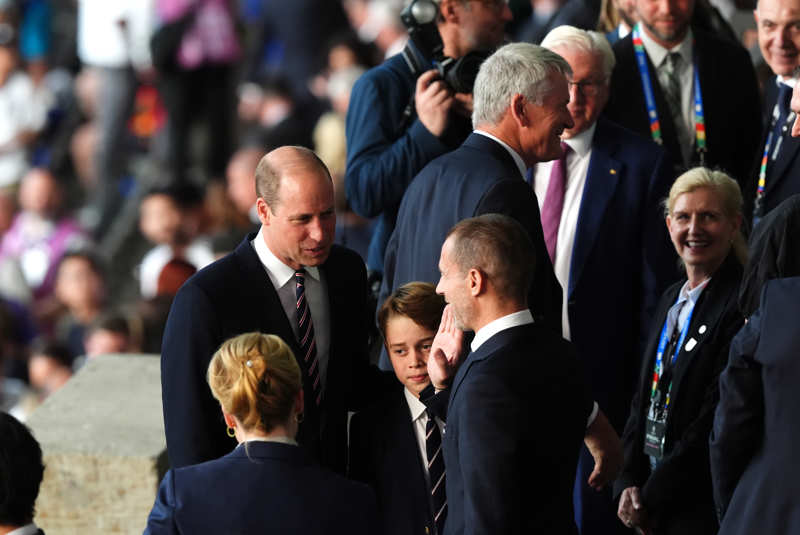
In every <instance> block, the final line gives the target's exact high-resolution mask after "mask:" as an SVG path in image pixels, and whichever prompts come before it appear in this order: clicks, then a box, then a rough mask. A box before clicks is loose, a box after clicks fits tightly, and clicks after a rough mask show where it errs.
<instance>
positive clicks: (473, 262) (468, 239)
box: [447, 214, 536, 303]
mask: <svg viewBox="0 0 800 535" xmlns="http://www.w3.org/2000/svg"><path fill="white" fill-rule="evenodd" d="M447 237H448V238H453V241H452V254H453V262H454V263H455V264H456V266H458V268H459V270H460V271H461V272H462V273H466V272H467V271H469V270H470V269H473V268H475V269H478V270H480V271H481V272H482V273H484V274H485V275H486V276H487V277H488V278H489V281H490V282H491V283H492V285H493V286H494V288H495V289H496V291H497V293H498V295H500V296H502V297H506V298H509V299H513V300H515V301H517V302H519V303H526V302H527V299H528V291H529V290H530V287H531V283H532V282H533V274H534V271H535V269H536V253H535V251H534V249H533V243H532V242H531V239H530V236H528V232H527V231H526V230H525V228H524V227H523V226H522V225H520V224H519V223H518V222H517V221H516V220H514V219H512V218H510V217H508V216H506V215H502V214H485V215H482V216H479V217H472V218H470V219H465V220H463V221H461V222H460V223H458V224H456V225H455V226H454V227H453V228H451V229H450V232H448V233H447Z"/></svg>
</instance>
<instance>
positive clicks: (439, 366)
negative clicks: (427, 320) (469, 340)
mask: <svg viewBox="0 0 800 535" xmlns="http://www.w3.org/2000/svg"><path fill="white" fill-rule="evenodd" d="M463 349H464V332H463V331H462V330H461V329H459V328H458V327H456V319H455V317H454V316H453V308H452V306H451V305H447V306H446V307H444V312H442V321H441V323H439V331H438V332H437V333H436V336H435V337H434V338H433V343H432V344H431V352H430V354H429V355H428V375H429V376H430V378H431V383H433V386H434V388H436V389H437V390H443V389H445V388H447V385H448V384H449V383H450V379H452V378H453V376H454V375H455V373H456V370H458V365H459V364H460V363H461V354H462V352H463Z"/></svg>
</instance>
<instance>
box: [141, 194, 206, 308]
mask: <svg viewBox="0 0 800 535" xmlns="http://www.w3.org/2000/svg"><path fill="white" fill-rule="evenodd" d="M201 201H202V199H201V197H200V193H199V191H198V190H197V188H195V187H193V186H190V185H188V184H185V185H183V186H170V187H164V188H156V189H153V190H152V191H150V192H149V193H148V194H147V195H145V197H144V199H143V200H142V204H141V206H140V219H139V227H140V229H141V231H142V234H143V235H144V236H145V237H146V238H147V239H148V240H149V241H150V242H151V243H152V244H154V245H155V247H154V248H153V249H151V250H150V251H148V253H147V254H146V255H145V256H144V258H143V259H142V263H141V265H140V267H139V277H140V292H141V296H142V297H145V298H150V297H154V296H155V295H156V293H157V292H156V289H157V285H158V278H159V276H160V275H161V271H162V269H164V266H166V265H167V263H168V262H169V261H170V260H172V259H173V258H181V259H183V260H185V261H187V262H189V263H190V264H192V265H193V266H194V267H195V268H196V269H201V268H204V267H205V266H207V265H208V264H210V263H211V262H213V261H214V255H213V253H212V251H211V245H210V243H209V241H208V239H207V238H205V237H204V236H202V235H201V234H200V230H201V217H202V204H201Z"/></svg>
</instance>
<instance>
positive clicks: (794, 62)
mask: <svg viewBox="0 0 800 535" xmlns="http://www.w3.org/2000/svg"><path fill="white" fill-rule="evenodd" d="M754 15H755V18H756V23H757V25H758V44H759V46H760V47H761V55H762V56H764V60H765V61H766V62H767V64H768V65H769V66H770V68H771V69H772V72H773V73H775V77H774V78H772V79H770V80H768V81H767V82H766V84H765V85H764V107H763V111H762V126H763V129H762V138H761V142H762V144H761V147H762V150H761V154H759V156H761V157H762V158H759V159H758V163H757V165H756V167H755V168H754V170H753V173H752V174H751V177H750V178H751V181H750V183H749V184H748V185H747V186H746V189H745V190H744V191H743V193H744V197H745V204H746V209H747V208H752V212H750V211H749V210H748V211H746V212H745V214H746V215H747V216H748V217H749V216H750V215H751V213H752V215H753V218H754V222H755V221H756V220H758V219H760V218H761V217H763V216H764V215H766V214H767V213H768V212H769V211H770V210H772V209H773V208H775V207H776V206H777V205H778V204H780V203H781V201H783V200H785V199H786V198H787V197H790V196H791V195H794V194H796V193H800V140H798V139H795V138H793V137H791V136H790V135H789V129H790V128H791V122H792V119H793V116H794V115H795V114H794V113H793V112H791V110H790V109H789V102H790V95H791V92H792V88H793V87H795V85H796V79H795V78H794V76H793V72H794V70H795V69H796V68H797V67H798V66H800V32H798V31H797V29H796V28H797V26H798V25H800V1H798V0H759V2H758V5H757V6H756V10H755V11H754ZM765 151H766V153H767V154H766V155H767V158H766V160H765V161H762V159H763V155H764V152H765ZM762 180H763V183H761V181H762Z"/></svg>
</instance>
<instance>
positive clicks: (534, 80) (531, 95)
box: [472, 43, 572, 128]
mask: <svg viewBox="0 0 800 535" xmlns="http://www.w3.org/2000/svg"><path fill="white" fill-rule="evenodd" d="M553 72H557V73H560V74H563V75H569V74H572V69H570V66H569V64H568V63H567V62H566V61H565V60H564V58H562V57H561V56H559V55H558V54H556V53H555V52H552V51H550V50H547V49H546V48H542V47H540V46H537V45H532V44H530V43H512V44H510V45H505V46H503V47H501V48H499V49H498V50H497V52H495V53H494V54H492V55H491V56H489V58H488V59H487V60H486V61H484V62H483V65H481V68H480V70H479V71H478V76H477V78H475V88H474V90H473V111H472V125H473V126H474V127H476V128H477V127H478V126H480V125H483V124H488V125H496V124H498V123H499V122H500V121H501V120H502V118H503V116H504V115H505V113H506V110H507V109H508V106H509V104H510V103H511V98H512V97H513V96H514V95H522V96H524V97H525V98H526V99H527V100H528V101H530V102H533V103H534V104H537V105H541V104H542V102H543V101H544V97H545V95H547V93H549V92H550V89H551V88H550V83H549V81H548V79H547V77H548V76H549V75H550V74H551V73H553Z"/></svg>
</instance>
